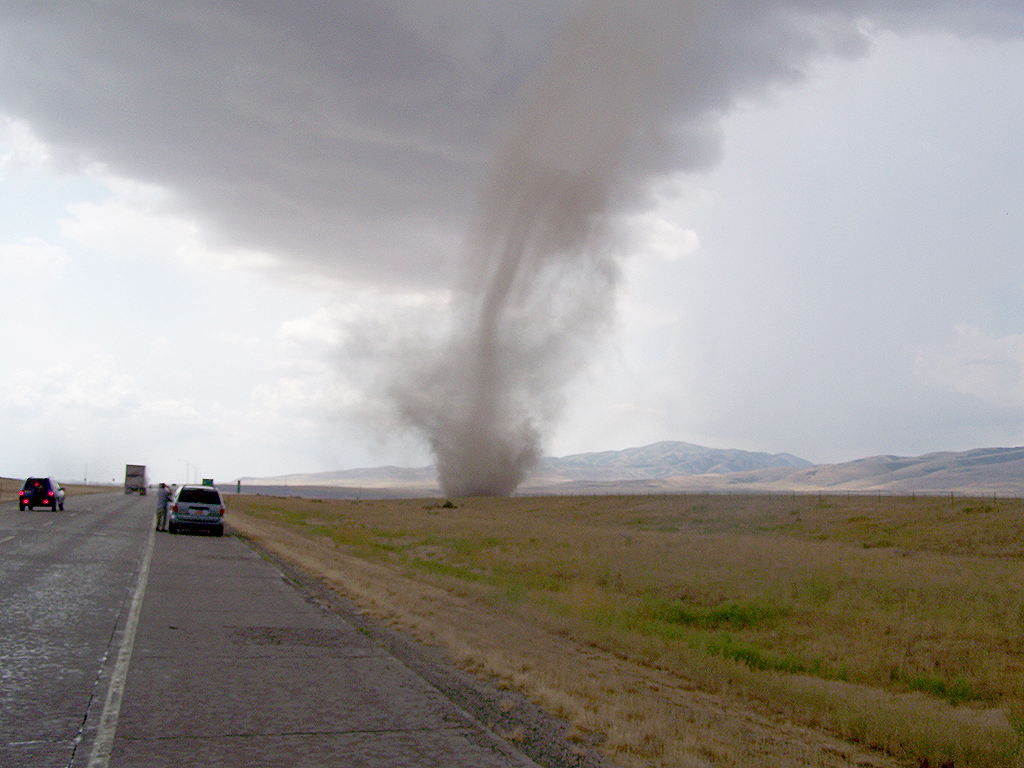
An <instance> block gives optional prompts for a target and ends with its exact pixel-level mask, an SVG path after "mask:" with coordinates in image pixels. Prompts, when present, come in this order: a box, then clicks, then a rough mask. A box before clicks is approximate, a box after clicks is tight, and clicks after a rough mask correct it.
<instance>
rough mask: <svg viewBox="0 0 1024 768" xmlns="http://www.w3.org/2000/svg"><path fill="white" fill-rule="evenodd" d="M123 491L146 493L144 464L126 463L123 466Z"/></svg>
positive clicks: (143, 494) (127, 492) (142, 494)
mask: <svg viewBox="0 0 1024 768" xmlns="http://www.w3.org/2000/svg"><path fill="white" fill-rule="evenodd" d="M124 492H125V494H129V493H137V494H139V495H140V496H145V495H146V465H145V464H126V465H125V467H124Z"/></svg>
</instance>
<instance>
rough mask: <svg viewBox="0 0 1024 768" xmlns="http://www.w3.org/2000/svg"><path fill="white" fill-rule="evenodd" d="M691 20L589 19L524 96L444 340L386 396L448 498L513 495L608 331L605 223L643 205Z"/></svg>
mask: <svg viewBox="0 0 1024 768" xmlns="http://www.w3.org/2000/svg"><path fill="white" fill-rule="evenodd" d="M688 7H689V6H688V5H687V4H685V3H679V2H678V1H677V2H673V3H668V2H658V3H653V4H651V6H650V7H649V8H648V9H646V11H645V12H644V13H642V14H638V13H635V12H634V11H633V10H632V8H631V7H629V6H622V5H620V4H619V3H614V2H598V3H593V4H590V5H589V6H588V7H587V8H586V10H585V11H584V12H583V13H582V14H581V15H580V16H579V17H578V18H577V19H576V23H575V24H574V25H573V26H572V27H571V28H570V29H569V30H567V32H566V33H565V35H564V36H563V38H562V44H561V45H560V46H558V48H557V50H556V52H555V55H554V56H552V57H551V59H550V60H549V62H548V63H547V65H546V67H544V68H543V70H542V71H541V72H540V73H539V75H538V76H537V77H536V78H535V79H534V80H533V81H532V82H530V83H528V84H527V85H526V87H525V89H524V93H523V95H522V96H521V99H520V101H519V104H518V108H517V109H516V111H515V112H514V114H513V115H512V117H511V120H510V122H509V129H508V131H507V139H506V141H505V143H504V145H503V147H502V148H501V151H500V153H499V154H498V156H497V159H496V162H495V164H494V166H493V169H492V172H491V177H490V182H489V184H488V186H487V188H486V189H485V191H484V194H483V195H482V197H481V200H480V205H479V211H478V216H477V220H476V223H475V225H474V227H473V229H472V231H471V232H470V234H469V235H468V236H467V240H466V246H465V247H466V253H465V266H466V278H465V282H464V285H463V286H462V287H461V291H460V293H459V296H458V298H457V306H456V308H455V312H456V315H457V319H456V323H455V326H454V328H455V330H454V331H453V332H452V334H451V336H450V337H449V338H448V339H447V340H446V341H445V342H443V343H442V344H441V345H440V346H437V347H433V348H430V349H426V350H422V351H421V353H420V354H418V355H415V356H414V357H415V361H414V362H413V363H412V370H408V369H405V370H403V372H402V376H401V381H398V380H396V381H395V383H393V385H392V387H391V395H392V397H393V398H394V399H395V402H396V403H397V405H398V408H399V411H400V413H401V416H402V418H403V419H404V420H405V422H406V423H407V424H409V425H411V426H412V427H413V428H415V429H416V430H418V431H420V432H421V433H422V434H423V435H424V436H425V438H426V440H427V441H428V442H429V445H430V447H431V449H432V451H433V453H434V455H435V458H436V462H437V471H438V479H439V482H440V484H441V487H442V489H443V491H444V493H445V494H447V495H448V496H452V497H464V496H474V495H497V496H505V495H509V494H511V493H512V492H513V491H514V490H515V488H516V487H517V486H518V485H519V483H520V482H521V481H522V480H523V477H524V475H525V473H526V472H527V471H528V470H529V469H530V467H531V466H533V465H534V464H535V463H536V461H537V460H538V458H539V457H540V454H541V439H542V437H543V435H544V432H545V429H546V428H548V427H549V426H550V425H551V424H552V423H553V420H554V419H555V418H556V417H557V415H558V412H559V398H560V391H561V387H562V385H564V384H565V383H566V382H567V381H568V380H569V379H570V378H571V377H572V376H573V375H574V374H575V373H576V372H577V371H578V370H579V368H580V366H581V365H582V363H583V362H584V361H585V359H586V349H587V347H588V346H589V345H590V344H591V343H592V342H593V341H594V340H595V338H596V337H597V336H598V335H599V334H600V332H601V331H602V330H603V329H604V328H605V327H606V326H607V324H608V323H609V321H610V318H611V310H612V304H613V299H614V288H615V285H616V280H617V276H618V265H617V257H616V252H615V246H614V239H615V238H614V237H613V234H612V227H610V222H609V219H610V217H611V216H612V215H613V214H614V213H615V212H616V211H618V210H621V208H622V207H623V206H626V205H628V204H629V203H630V202H631V201H632V200H634V199H635V198H636V196H637V195H638V194H639V188H638V181H639V180H640V179H642V178H643V177H644V175H645V174H644V168H645V167H646V165H647V164H648V163H647V162H645V160H644V157H643V156H644V154H645V152H644V151H643V150H644V148H645V144H646V141H645V134H646V133H648V132H649V131H650V130H652V129H653V128H654V118H655V115H656V113H657V111H658V107H659V104H660V102H661V98H660V95H661V89H660V85H661V81H662V79H663V77H664V65H665V62H666V60H667V58H668V54H669V51H670V50H672V49H673V47H674V45H678V43H679V38H680V35H681V31H682V30H683V29H685V27H686V23H685V16H686V9H687V8H688Z"/></svg>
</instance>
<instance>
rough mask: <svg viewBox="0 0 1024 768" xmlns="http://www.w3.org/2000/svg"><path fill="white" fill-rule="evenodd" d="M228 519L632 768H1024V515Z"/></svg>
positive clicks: (732, 511) (604, 501)
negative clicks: (522, 695) (598, 740)
mask: <svg viewBox="0 0 1024 768" xmlns="http://www.w3.org/2000/svg"><path fill="white" fill-rule="evenodd" d="M228 520H229V522H230V523H231V524H232V525H233V526H235V527H236V528H238V529H239V530H241V531H242V532H244V533H246V534H248V535H250V536H252V537H254V538H257V539H259V540H261V541H263V542H264V543H265V544H266V545H267V546H269V547H271V548H273V549H275V550H276V551H277V552H278V553H279V554H282V555H284V556H285V557H288V558H290V559H292V560H295V561H297V562H299V563H300V564H301V565H303V567H305V568H307V569H308V570H311V571H314V572H316V573H318V574H320V575H321V576H322V577H324V578H325V579H327V580H328V581H329V582H330V583H332V584H334V585H335V586H336V587H337V588H339V589H340V590H342V591H344V592H345V593H347V594H349V595H351V596H352V597H354V598H355V599H356V600H357V601H358V602H359V603H360V604H361V605H362V606H363V607H364V608H365V609H366V610H369V611H371V612H373V613H375V614H376V615H378V616H381V617H387V618H390V619H392V620H393V621H396V622H397V623H399V624H401V625H402V626H403V627H404V628H406V629H408V630H409V631H411V632H413V633H415V634H416V635H418V636H419V637H421V638H422V639H425V640H428V641H430V642H434V643H436V644H438V645H441V646H442V647H444V648H446V649H447V650H448V652H449V653H450V654H451V655H452V657H453V658H454V659H456V660H457V661H458V662H459V663H461V664H462V665H463V666H465V667H467V668H471V669H476V670H478V671H480V672H483V673H488V674H492V675H496V676H498V677H499V678H501V679H502V680H504V681H506V683H507V684H508V685H510V686H515V687H516V688H519V689H521V690H523V691H525V692H527V693H529V694H530V695H532V696H533V697H534V698H536V699H537V700H538V701H540V702H541V703H543V704H544V705H545V706H547V707H549V708H550V709H552V710H553V711H555V712H556V713H557V714H560V715H562V716H563V717H566V718H567V719H568V720H569V721H570V722H571V723H573V725H574V727H575V728H577V729H578V730H580V731H587V732H597V733H601V734H603V735H604V736H605V737H606V740H605V744H604V749H605V751H606V752H607V753H608V755H609V756H610V757H612V758H613V759H614V760H616V761H618V762H619V763H620V764H622V765H625V766H632V765H659V766H661V765H664V766H669V765H677V766H678V765H709V764H710V765H735V766H740V765H742V766H759V765H763V766H769V765H792V766H803V765H806V766H847V765H858V764H859V765H878V766H882V765H901V764H902V765H914V766H916V765H920V764H921V763H922V761H923V760H928V761H929V764H931V765H941V764H943V763H944V762H945V763H948V762H949V761H952V762H953V764H954V765H955V766H957V768H961V767H962V766H1024V758H1022V753H1021V744H1022V728H1024V505H1022V503H1021V502H1020V501H1017V500H995V499H988V500H983V499H963V498H958V499H950V498H948V497H947V498H917V499H915V498H889V497H880V498H876V497H856V496H855V497H852V498H848V497H832V496H825V497H818V496H779V495H773V496H764V495H750V496H739V495H735V496H729V495H724V494H723V495H678V496H634V497H614V496H605V497H544V498H513V499H468V500H460V501H456V502H455V503H454V505H444V504H442V503H440V502H436V501H430V500H422V499H420V500H407V501H359V502H355V501H330V502H317V501H309V500H297V499H282V498H270V497H258V496H242V497H232V498H231V502H230V511H229V517H228Z"/></svg>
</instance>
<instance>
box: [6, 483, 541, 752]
mask: <svg viewBox="0 0 1024 768" xmlns="http://www.w3.org/2000/svg"><path fill="white" fill-rule="evenodd" d="M153 505H154V500H153V497H144V498H139V497H134V496H133V497H125V496H122V495H119V494H112V495H104V496H88V497H69V498H68V500H67V503H66V505H65V511H64V512H50V511H41V510H36V511H33V512H28V511H25V512H20V511H18V509H17V506H16V505H12V504H10V503H5V504H3V506H2V509H0V712H2V720H0V766H3V768H15V767H16V766H25V767H26V768H28V767H29V766H31V768H48V767H49V766H55V767H56V766H60V767H61V768H64V767H66V766H88V768H105V767H106V766H114V768H120V767H122V766H146V767H147V768H148V767H149V766H154V767H156V766H176V767H177V766H183V765H196V766H246V767H247V768H251V767H253V766H288V768H299V767H301V766H311V767H312V766H316V768H323V767H324V766H346V767H347V766H367V767H378V766H380V767H383V766H388V767H389V768H391V767H394V768H398V767H399V766H451V767H452V768H460V767H461V766H466V768H469V767H470V766H472V767H473V768H490V767H491V766H503V767H504V766H534V765H535V764H534V763H532V762H531V761H530V760H528V759H527V758H526V757H524V756H523V755H521V754H520V753H518V752H516V751H515V750H513V749H512V748H511V747H510V746H508V744H507V743H506V742H504V741H501V740H499V739H497V738H496V737H494V736H493V735H492V734H490V733H489V732H488V731H486V730H485V729H483V728H481V727H480V726H479V725H478V724H477V723H476V721H474V720H473V719H471V718H470V717H468V716H467V715H466V714H465V713H464V712H463V711H462V710H461V709H460V708H459V707H457V706H456V705H455V704H453V703H452V702H451V700H450V699H448V698H447V697H445V696H444V695H442V694H441V693H440V692H439V691H438V689H437V688H435V687H433V686H432V685H430V684H429V683H427V682H426V681H425V680H424V679H423V678H421V677H419V676H418V675H417V674H415V673H414V672H412V671H411V670H410V669H409V668H408V667H407V666H406V665H404V664H403V663H402V662H401V661H399V660H398V659H396V658H395V657H394V656H392V655H391V654H390V653H389V652H387V651H386V650H385V649H384V648H383V647H382V646H381V645H380V644H378V643H376V642H374V641H373V640H372V639H371V638H370V637H369V636H368V635H367V634H366V633H365V632H361V631H358V630H357V629H356V628H355V627H354V626H353V625H352V624H350V623H348V622H347V621H346V620H345V619H344V618H343V617H341V616H340V615H338V614H337V613H335V612H332V611H329V610H325V609H324V608H323V607H321V606H319V605H317V604H316V603H315V602H313V601H309V600H307V599H306V597H305V596H304V594H303V593H302V592H300V591H298V590H297V589H296V588H295V587H293V586H292V584H291V583H290V582H289V581H287V580H286V579H285V578H284V577H283V576H282V573H281V572H280V571H278V570H277V569H276V568H275V567H274V566H273V565H271V564H269V563H268V562H266V561H264V560H263V559H262V558H260V557H259V556H258V555H257V554H256V553H255V552H253V550H252V549H250V548H249V547H248V546H246V545H245V543H244V542H242V541H240V540H238V539H236V538H234V537H232V536H226V537H224V538H217V537H213V536H203V535H175V536H171V535H170V534H166V533H154V532H153V530H152V529H153V522H154V511H153Z"/></svg>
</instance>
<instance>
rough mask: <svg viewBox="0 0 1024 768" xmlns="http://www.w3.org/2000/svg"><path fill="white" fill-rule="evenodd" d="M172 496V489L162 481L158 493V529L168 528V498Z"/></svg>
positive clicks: (164, 529)
mask: <svg viewBox="0 0 1024 768" xmlns="http://www.w3.org/2000/svg"><path fill="white" fill-rule="evenodd" d="M170 498H171V489H170V488H168V487H167V485H166V484H165V483H160V490H159V491H157V494H156V529H157V530H158V531H166V530H167V500H168V499H170Z"/></svg>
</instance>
